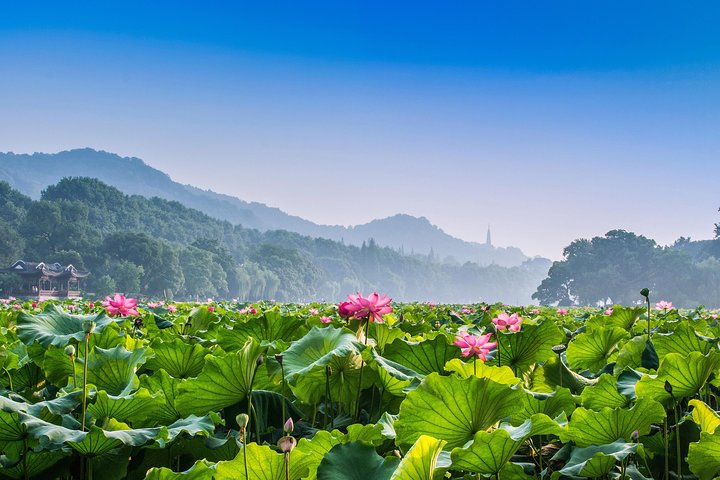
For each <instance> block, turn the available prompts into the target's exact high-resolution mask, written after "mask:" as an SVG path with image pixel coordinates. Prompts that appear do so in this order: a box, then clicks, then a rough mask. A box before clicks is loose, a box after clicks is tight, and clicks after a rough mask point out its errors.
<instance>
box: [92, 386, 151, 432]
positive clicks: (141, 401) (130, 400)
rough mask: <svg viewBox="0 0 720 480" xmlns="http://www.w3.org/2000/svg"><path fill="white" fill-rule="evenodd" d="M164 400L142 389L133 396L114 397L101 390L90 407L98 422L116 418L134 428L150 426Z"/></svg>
mask: <svg viewBox="0 0 720 480" xmlns="http://www.w3.org/2000/svg"><path fill="white" fill-rule="evenodd" d="M162 403H163V399H162V398H161V397H160V396H155V395H151V394H150V392H149V391H148V390H147V389H146V388H140V389H139V390H138V391H136V392H135V393H133V394H131V395H120V396H114V395H109V394H108V393H107V392H105V391H103V390H101V391H99V392H98V393H97V395H96V396H95V403H93V404H90V405H88V407H87V409H88V412H90V414H91V415H92V416H93V417H95V418H96V419H98V420H102V419H105V418H114V419H115V420H118V421H120V422H125V423H130V424H131V425H133V426H136V427H137V426H139V425H140V424H142V425H145V426H149V424H150V423H152V421H153V420H154V419H155V418H156V415H157V412H158V410H159V409H160V408H161V406H162Z"/></svg>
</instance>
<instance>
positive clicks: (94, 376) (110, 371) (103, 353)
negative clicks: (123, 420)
mask: <svg viewBox="0 0 720 480" xmlns="http://www.w3.org/2000/svg"><path fill="white" fill-rule="evenodd" d="M145 351H146V350H145V349H144V348H140V349H137V350H131V351H128V350H127V349H126V348H125V347H124V346H117V347H115V348H111V349H108V350H106V349H104V348H100V347H95V348H94V350H93V351H92V352H90V355H89V359H88V383H92V384H93V385H95V386H96V387H97V388H98V390H105V391H107V393H109V394H110V395H127V394H128V393H130V392H131V391H132V390H134V389H136V388H137V386H138V383H139V381H138V378H137V377H136V376H135V372H136V371H137V369H138V366H139V365H142V364H143V363H145ZM83 361H84V359H79V361H78V362H77V367H78V368H81V364H82V362H83ZM80 378H82V377H80Z"/></svg>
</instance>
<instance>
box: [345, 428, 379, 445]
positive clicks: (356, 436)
mask: <svg viewBox="0 0 720 480" xmlns="http://www.w3.org/2000/svg"><path fill="white" fill-rule="evenodd" d="M347 431H348V433H347V434H346V435H345V436H344V437H343V442H342V443H348V442H360V443H366V444H368V445H374V446H379V445H381V444H382V443H384V442H385V440H387V437H386V436H385V435H384V434H383V426H382V425H381V424H379V423H377V424H369V425H361V424H359V423H355V424H353V425H350V426H349V427H348V428H347Z"/></svg>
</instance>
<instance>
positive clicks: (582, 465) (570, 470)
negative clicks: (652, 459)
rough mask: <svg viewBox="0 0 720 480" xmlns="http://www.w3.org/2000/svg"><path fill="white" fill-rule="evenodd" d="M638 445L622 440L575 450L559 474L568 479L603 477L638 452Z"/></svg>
mask: <svg viewBox="0 0 720 480" xmlns="http://www.w3.org/2000/svg"><path fill="white" fill-rule="evenodd" d="M637 448H638V445H637V444H636V443H625V442H624V441H622V440H618V441H617V442H613V443H610V444H607V445H599V446H591V447H586V448H575V449H573V452H572V455H571V456H570V459H569V460H568V462H567V463H566V464H565V466H564V467H563V468H562V469H561V470H560V471H559V473H561V474H563V475H566V476H568V477H587V478H597V477H603V476H605V475H607V474H608V473H610V471H611V470H612V469H613V468H615V465H616V464H617V462H619V461H621V460H623V459H625V458H626V457H627V456H628V455H630V454H633V453H635V452H636V451H637Z"/></svg>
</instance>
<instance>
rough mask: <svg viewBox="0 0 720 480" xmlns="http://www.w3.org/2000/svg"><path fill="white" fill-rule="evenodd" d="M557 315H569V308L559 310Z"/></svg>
mask: <svg viewBox="0 0 720 480" xmlns="http://www.w3.org/2000/svg"><path fill="white" fill-rule="evenodd" d="M557 314H558V315H567V314H568V311H567V308H558V309H557Z"/></svg>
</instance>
